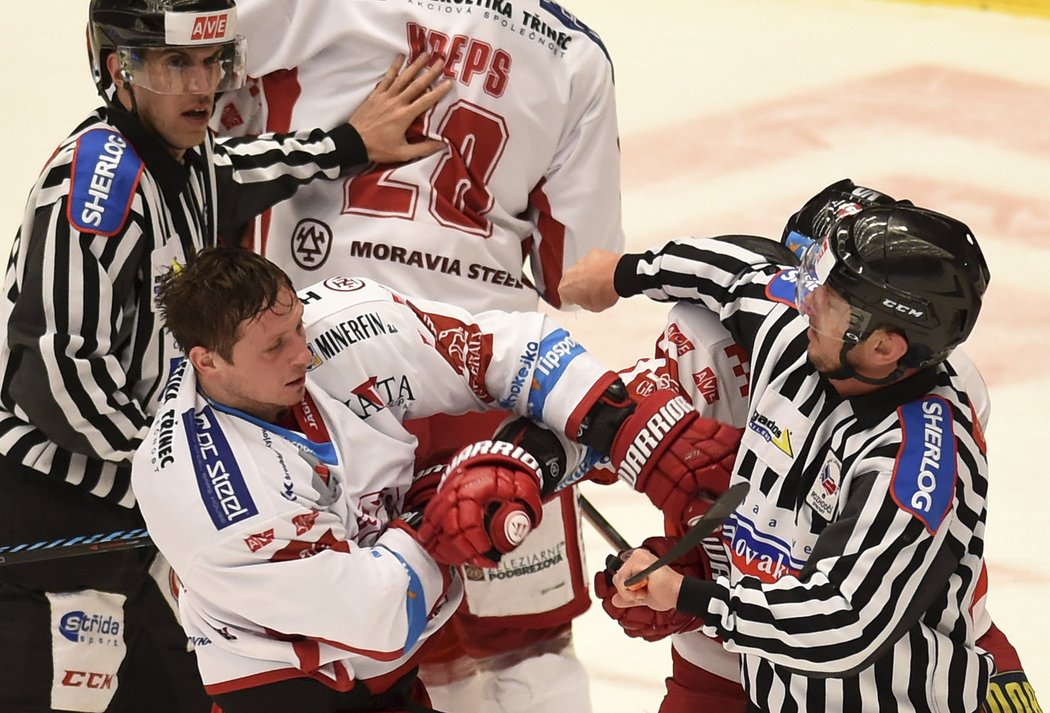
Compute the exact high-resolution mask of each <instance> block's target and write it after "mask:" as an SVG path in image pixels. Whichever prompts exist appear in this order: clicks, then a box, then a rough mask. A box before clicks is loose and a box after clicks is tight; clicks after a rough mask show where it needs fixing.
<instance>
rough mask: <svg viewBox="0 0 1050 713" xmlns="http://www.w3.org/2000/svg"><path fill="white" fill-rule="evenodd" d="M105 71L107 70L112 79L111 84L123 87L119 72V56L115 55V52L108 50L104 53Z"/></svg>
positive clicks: (122, 79)
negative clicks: (107, 52)
mask: <svg viewBox="0 0 1050 713" xmlns="http://www.w3.org/2000/svg"><path fill="white" fill-rule="evenodd" d="M106 71H108V72H109V76H110V79H112V80H113V84H114V85H116V86H117V87H118V88H120V89H123V88H124V77H123V76H121V74H120V58H119V57H117V53H116V52H110V53H109V54H107V55H106Z"/></svg>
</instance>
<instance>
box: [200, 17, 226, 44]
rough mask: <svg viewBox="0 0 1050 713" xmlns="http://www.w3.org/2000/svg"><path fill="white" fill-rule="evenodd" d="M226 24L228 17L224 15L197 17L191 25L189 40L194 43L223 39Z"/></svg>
mask: <svg viewBox="0 0 1050 713" xmlns="http://www.w3.org/2000/svg"><path fill="white" fill-rule="evenodd" d="M228 23H229V17H228V16H227V15H226V13H222V14H221V15H204V16H203V17H198V18H197V19H196V20H195V21H194V23H193V32H192V33H191V34H190V39H191V40H193V41H194V42H196V41H199V40H214V39H218V38H220V37H225V36H226V28H227V26H228Z"/></svg>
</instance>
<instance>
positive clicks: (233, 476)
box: [132, 278, 613, 694]
mask: <svg viewBox="0 0 1050 713" xmlns="http://www.w3.org/2000/svg"><path fill="white" fill-rule="evenodd" d="M300 298H301V299H302V301H303V302H304V303H305V314H304V317H303V321H304V325H305V326H306V329H307V337H308V339H309V344H310V348H311V349H312V350H313V353H314V355H315V360H314V367H313V371H312V373H311V375H310V377H309V378H308V396H307V398H306V399H304V401H303V403H302V404H300V405H299V406H298V407H296V408H295V409H292V410H291V412H292V415H293V416H294V418H295V421H294V423H291V424H289V425H288V426H287V427H283V426H281V425H275V424H271V423H267V422H263V421H260V420H259V419H257V418H254V417H252V416H250V415H248V414H245V413H243V412H240V411H237V410H235V409H231V408H228V407H225V406H222V405H220V404H217V403H214V402H211V401H209V400H208V399H206V398H205V397H204V396H203V395H202V394H201V393H200V391H199V390H198V388H197V380H196V378H195V373H194V372H193V370H192V369H191V368H189V367H188V366H187V362H185V361H182V360H180V361H178V362H176V363H175V365H174V366H173V368H172V373H171V376H170V377H169V379H168V381H167V384H166V386H165V388H164V390H163V392H162V397H161V406H160V411H159V413H158V415H157V418H156V420H155V421H154V424H153V427H152V428H151V430H150V432H149V435H148V437H147V439H146V440H145V442H144V444H143V446H142V447H141V448H140V449H139V451H138V452H137V454H136V457H135V461H134V467H133V472H132V481H133V487H134V488H135V492H136V493H137V495H138V497H139V504H140V506H141V508H142V512H143V515H144V517H145V519H146V522H147V525H148V527H149V530H150V534H151V536H152V537H153V540H154V541H155V542H156V544H157V546H158V547H159V548H160V550H161V552H163V553H164V555H165V557H166V558H167V559H168V560H169V561H170V562H171V564H172V567H173V568H174V569H175V571H176V572H178V573H179V577H180V579H181V580H182V583H183V587H182V591H181V595H180V598H179V609H180V614H181V617H182V622H183V626H184V627H185V629H186V632H187V635H188V636H189V637H190V640H191V641H192V642H193V644H194V645H195V648H196V653H197V660H198V662H199V666H200V669H201V674H202V677H203V680H204V683H205V685H206V687H207V689H208V691H209V692H210V693H213V694H218V693H223V692H228V691H232V690H239V689H242V688H247V687H251V686H254V685H259V684H261V683H265V682H273V681H279V680H283V679H287V678H294V677H302V676H308V677H312V678H314V679H317V680H320V681H322V682H323V683H325V684H326V685H328V686H329V687H331V688H333V689H336V690H348V689H349V687H350V686H351V685H352V682H353V679H355V678H359V679H366V680H375V679H379V680H388V679H389V678H390V677H391V676H394V675H395V674H397V673H399V672H403V671H404V669H405V667H406V666H409V665H410V664H411V657H412V655H413V654H414V653H415V652H416V651H417V650H418V649H419V646H420V644H421V643H422V642H423V641H424V640H425V639H426V638H427V637H428V636H429V635H430V634H431V633H433V632H434V631H435V630H436V629H437V628H438V627H439V626H440V625H441V624H442V623H443V622H444V621H445V620H447V618H448V617H449V616H451V614H452V612H453V611H454V610H455V608H456V606H457V605H458V603H459V600H460V598H461V596H462V584H461V583H460V581H459V580H458V578H454V579H453V580H452V586H451V588H450V589H449V590H448V591H447V592H446V588H445V585H446V584H447V582H448V576H449V573H448V571H447V568H443V567H441V566H439V565H438V564H436V563H435V562H434V561H433V560H432V559H431V558H430V556H429V555H428V554H427V553H426V552H425V551H424V550H423V549H422V547H420V546H419V545H418V543H417V542H416V541H415V539H414V538H413V537H412V536H411V535H410V534H409V533H408V532H406V531H405V530H403V529H400V528H391V527H388V526H389V524H390V523H391V521H392V520H393V519H394V518H396V517H397V515H398V514H399V513H400V510H401V506H402V503H403V497H404V493H405V491H406V490H407V488H408V487H409V485H410V484H411V483H412V479H413V465H414V451H415V446H416V439H415V437H414V436H412V435H410V434H409V433H408V431H406V430H405V429H404V427H403V426H402V425H401V421H402V420H403V419H404V418H409V417H423V416H429V415H432V414H434V413H436V412H439V411H440V412H463V411H467V410H480V409H484V408H497V407H499V408H504V409H506V410H509V411H512V412H514V413H517V414H521V415H530V416H533V417H535V418H536V419H537V420H541V421H543V422H544V423H546V424H547V425H548V426H550V427H552V428H555V429H558V430H559V431H562V432H566V431H568V432H571V433H575V432H576V429H577V428H578V425H579V420H580V419H581V418H582V416H583V415H584V414H585V413H586V411H587V410H588V406H589V404H590V403H591V402H592V401H593V399H594V398H596V396H597V394H598V393H600V392H601V391H602V390H604V388H605V386H606V385H607V384H608V383H609V381H610V380H611V379H612V378H613V375H612V374H611V372H608V371H607V370H605V369H604V368H602V367H601V366H600V365H599V364H598V363H597V361H596V360H595V359H594V358H593V357H591V356H590V355H589V354H587V353H586V352H585V351H584V350H583V349H582V348H581V347H579V345H577V344H576V343H575V342H573V341H572V338H571V337H569V336H568V335H567V334H566V333H565V331H564V330H562V329H560V328H558V327H557V326H556V325H554V324H552V323H551V322H550V321H549V320H547V319H546V318H545V317H544V316H542V315H539V314H535V313H532V314H504V313H488V314H484V315H479V316H478V317H477V318H476V319H472V318H470V316H469V315H466V314H465V313H463V312H462V311H460V310H457V309H454V308H445V307H444V306H439V305H430V304H428V305H426V306H425V307H424V306H419V305H414V304H412V303H410V302H408V301H407V300H406V299H404V298H402V297H400V296H398V295H395V294H394V293H392V292H390V291H388V290H386V289H385V288H383V287H381V286H379V285H377V284H375V283H371V282H367V281H364V280H358V279H348V278H332V279H329V280H326V281H325V282H323V283H319V284H317V285H313V286H311V287H309V288H307V289H306V290H303V291H302V292H301V293H300ZM322 386H327V387H328V388H330V389H331V390H332V391H333V392H334V395H330V394H329V393H327V392H326V391H325V389H324V388H322ZM588 397H589V398H588ZM344 402H345V403H344ZM581 404H584V405H581ZM347 406H349V408H347Z"/></svg>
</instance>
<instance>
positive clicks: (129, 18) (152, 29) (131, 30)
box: [88, 0, 244, 101]
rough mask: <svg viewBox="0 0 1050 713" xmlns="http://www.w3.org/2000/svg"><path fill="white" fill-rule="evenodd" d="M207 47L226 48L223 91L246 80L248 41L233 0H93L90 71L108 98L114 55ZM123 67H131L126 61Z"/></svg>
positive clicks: (89, 11) (91, 9) (89, 45)
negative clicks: (240, 31) (109, 63)
mask: <svg viewBox="0 0 1050 713" xmlns="http://www.w3.org/2000/svg"><path fill="white" fill-rule="evenodd" d="M206 45H216V46H221V47H222V48H223V63H224V67H223V71H224V72H225V73H226V77H225V80H224V83H223V85H222V87H221V89H223V90H225V89H235V88H237V86H240V84H242V83H243V78H244V39H243V37H240V36H238V35H237V6H236V3H235V2H234V0H91V5H90V7H89V9H88V51H89V54H90V59H91V73H92V76H93V77H94V80H95V86H96V87H97V88H98V91H99V94H101V95H102V97H103V98H105V99H107V101H108V100H109V99H110V91H109V90H110V88H111V87H112V81H111V79H110V75H109V72H108V71H107V69H106V57H107V55H109V54H110V53H112V52H116V51H118V50H122V51H135V50H147V49H156V48H161V47H173V46H186V47H192V46H206ZM122 71H126V67H124V66H123V63H122ZM126 78H128V77H126Z"/></svg>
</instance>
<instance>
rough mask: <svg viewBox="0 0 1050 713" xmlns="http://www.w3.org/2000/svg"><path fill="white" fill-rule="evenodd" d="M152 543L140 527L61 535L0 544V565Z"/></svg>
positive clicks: (61, 557)
mask: <svg viewBox="0 0 1050 713" xmlns="http://www.w3.org/2000/svg"><path fill="white" fill-rule="evenodd" d="M152 546H153V540H151V539H150V536H149V533H148V532H147V531H146V530H144V529H142V528H138V529H135V530H117V531H115V532H101V533H98V534H95V535H78V536H76V537H62V538H59V539H57V540H51V541H46V540H45V541H43V542H34V543H26V544H22V545H0V567H4V566H7V565H17V564H27V563H29V562H44V561H46V560H56V559H63V558H65V557H76V556H78V555H94V554H98V553H100V552H114V551H117V550H130V549H135V548H138V547H152Z"/></svg>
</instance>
